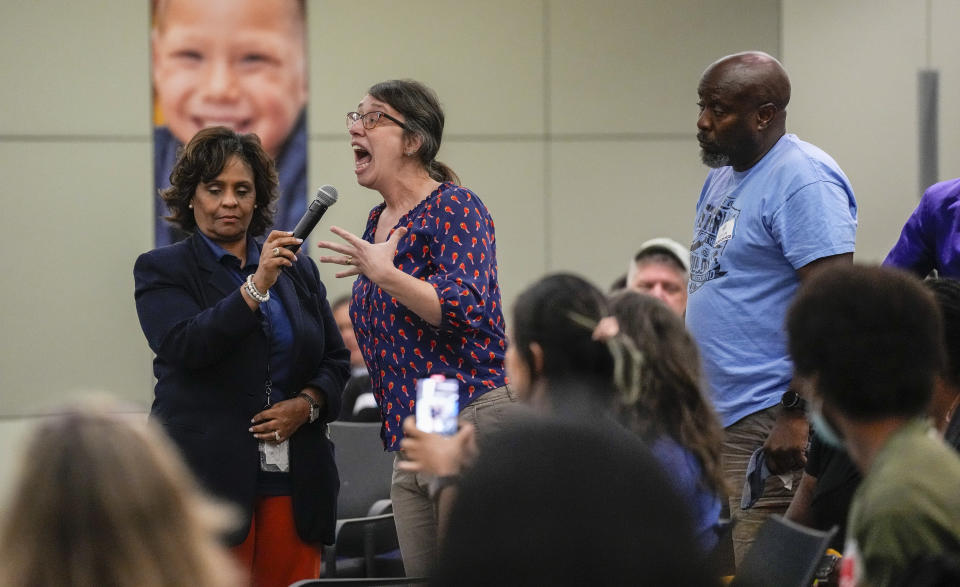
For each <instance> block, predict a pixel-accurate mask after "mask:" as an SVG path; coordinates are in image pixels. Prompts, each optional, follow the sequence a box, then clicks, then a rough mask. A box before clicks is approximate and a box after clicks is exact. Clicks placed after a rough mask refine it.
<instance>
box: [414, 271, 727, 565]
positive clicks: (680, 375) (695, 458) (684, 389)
mask: <svg viewBox="0 0 960 587" xmlns="http://www.w3.org/2000/svg"><path fill="white" fill-rule="evenodd" d="M621 295H623V296H624V297H623V298H622V301H621V302H620V305H619V307H618V309H619V310H620V311H619V312H617V311H615V312H614V314H613V316H611V311H610V307H609V305H608V301H607V300H606V298H605V297H604V295H603V293H602V292H600V291H599V290H598V289H597V288H596V287H594V286H593V285H592V284H590V283H589V282H587V281H586V280H584V279H582V278H580V277H578V276H576V275H571V274H562V273H561V274H553V275H548V276H546V277H543V278H542V279H540V280H538V281H537V282H536V283H534V284H533V285H531V286H530V287H529V288H527V289H526V290H524V291H523V292H522V293H521V294H520V296H519V297H518V298H517V301H516V303H515V305H514V313H513V317H512V318H513V319H512V321H511V325H512V326H511V335H510V336H511V344H510V345H509V346H508V348H507V372H508V374H509V375H510V380H511V386H512V387H513V388H514V390H515V391H516V393H517V396H518V398H519V399H520V400H521V401H522V402H523V403H524V404H525V405H526V406H528V407H529V408H530V412H532V414H533V415H538V416H540V417H545V418H547V417H552V418H559V419H565V420H571V421H574V422H577V423H578V424H581V425H585V426H596V427H598V428H601V429H605V430H608V431H612V432H611V433H616V434H619V436H620V437H621V438H623V439H630V440H636V438H637V437H638V436H639V437H640V438H641V439H642V440H644V441H647V442H648V443H649V445H650V447H651V450H652V452H653V456H654V457H655V459H656V461H657V463H658V465H659V467H660V468H662V469H663V471H664V472H665V473H666V477H667V479H668V481H669V485H670V487H671V488H672V490H673V492H674V493H675V494H676V495H677V496H679V497H680V498H681V502H682V506H680V507H677V508H674V509H670V511H669V514H670V515H671V516H673V518H674V523H675V524H677V525H678V527H692V526H695V527H694V528H693V529H694V530H695V533H696V543H697V545H698V546H699V552H701V553H707V552H708V551H710V550H711V549H712V548H713V547H714V546H715V544H716V542H717V534H716V526H717V518H718V515H719V512H720V500H719V498H718V492H719V491H720V489H721V485H722V479H721V475H720V466H719V444H718V440H717V439H718V438H719V436H720V434H721V432H720V425H719V422H718V421H717V420H716V416H715V415H713V413H712V411H711V410H710V408H709V405H708V404H707V402H706V400H705V398H703V397H702V396H701V395H700V393H701V392H700V388H699V381H698V377H697V375H698V369H697V366H696V364H697V357H696V353H695V347H694V346H693V343H692V340H690V337H689V334H687V333H686V331H685V329H684V328H683V324H682V322H681V320H680V318H679V317H678V316H676V315H675V314H673V313H672V312H671V311H670V309H669V308H667V307H666V306H665V305H664V304H662V303H661V302H660V301H658V300H655V299H653V298H650V297H647V296H642V295H641V294H638V293H635V292H628V293H625V294H621ZM633 301H636V305H634V304H633V303H632V302H633ZM647 305H651V306H653V307H652V309H651V308H648V307H646V306H647ZM637 306H640V307H639V308H638V307H637ZM648 311H649V313H650V315H647V312H648ZM654 315H655V316H654ZM614 316H615V317H614ZM627 319H629V320H631V321H633V320H635V321H636V323H635V324H631V325H627V324H623V325H618V322H619V321H621V320H627ZM633 337H641V338H645V337H651V338H653V339H654V340H650V341H649V342H645V343H644V346H643V347H642V348H640V349H638V348H637V346H636V345H634V344H633V343H632V342H631V340H632V338H633ZM661 338H662V339H667V342H664V346H663V348H662V349H654V350H653V351H651V357H650V359H649V360H651V361H661V362H662V364H660V365H658V366H657V367H654V368H651V367H647V366H646V364H647V361H648V359H647V358H646V357H645V355H644V354H643V353H644V351H643V348H646V347H647V346H648V345H654V344H657V341H660V340H661ZM691 351H693V353H692V354H691ZM641 361H642V362H641ZM691 361H692V364H691V363H690V362H691ZM649 419H658V420H659V421H657V422H656V423H654V422H651V421H649ZM621 422H623V424H625V425H622V424H621ZM690 427H697V428H698V429H697V430H696V431H694V430H690V429H689V428H690ZM404 430H405V432H406V434H407V436H406V438H405V439H404V441H403V448H404V450H405V451H406V452H407V455H408V459H409V460H407V461H405V462H403V463H401V466H402V467H404V468H409V469H410V470H416V471H421V470H426V471H430V472H432V473H435V474H436V475H438V479H441V480H443V482H442V484H441V485H442V487H447V486H450V485H453V484H455V482H456V480H457V477H458V475H460V474H461V472H462V471H463V470H464V469H467V468H469V465H470V462H471V461H472V460H473V458H474V457H475V455H476V454H477V453H478V452H479V454H481V455H483V454H484V451H486V450H487V449H488V448H490V447H492V446H493V444H492V443H493V441H492V440H488V441H486V442H482V441H481V442H479V443H474V442H473V439H472V430H471V429H470V428H469V427H464V428H462V429H461V430H460V431H459V432H458V433H457V434H456V435H454V436H452V437H444V436H440V435H437V434H427V433H425V432H422V431H420V430H417V428H416V425H415V420H414V418H408V419H407V421H406V422H405V423H404ZM510 446H511V447H516V446H517V445H516V444H511V445H510ZM557 448H558V449H559V447H557ZM493 450H496V451H501V452H502V451H505V450H506V451H509V450H511V449H507V448H504V447H494V449H493ZM496 454H499V453H496ZM559 454H561V455H566V454H567V453H566V452H565V451H560V453H559ZM556 458H562V457H559V456H557V457H556ZM533 464H534V463H532V462H531V465H533ZM630 466H631V465H630V464H628V463H620V464H618V465H617V467H618V468H622V469H623V470H626V469H627V468H629V467H630ZM587 475H589V474H587ZM588 482H589V481H588ZM508 489H509V488H508ZM566 490H567V486H566V485H562V486H560V487H558V488H557V491H558V492H563V491H566ZM451 494H454V495H456V500H460V499H461V496H460V495H457V494H456V493H455V491H453V490H452V489H451V490H447V491H442V492H441V493H440V496H441V498H450V495H451ZM638 499H639V498H638ZM643 499H646V498H643Z"/></svg>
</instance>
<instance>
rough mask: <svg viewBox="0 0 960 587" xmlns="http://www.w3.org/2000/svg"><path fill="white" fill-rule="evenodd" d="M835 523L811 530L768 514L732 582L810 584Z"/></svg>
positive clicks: (789, 586) (781, 586)
mask: <svg viewBox="0 0 960 587" xmlns="http://www.w3.org/2000/svg"><path fill="white" fill-rule="evenodd" d="M836 532H837V527H836V526H834V527H833V528H831V529H830V530H827V531H825V532H824V531H820V530H813V529H811V528H807V527H804V526H801V525H800V524H797V523H796V522H791V521H790V520H787V519H784V518H783V517H782V516H777V515H775V516H771V517H770V518H769V519H767V521H766V522H765V523H764V524H763V526H761V527H760V531H759V532H757V537H756V540H754V542H753V546H752V547H751V548H750V550H749V551H747V554H746V556H744V557H743V561H742V562H741V563H740V565H739V566H738V567H737V574H736V576H734V578H733V581H732V582H731V583H730V584H731V585H732V586H734V587H737V586H749V587H761V586H763V587H766V586H767V585H776V586H777V587H810V585H811V584H813V577H814V574H815V573H816V572H817V566H818V565H819V564H820V560H821V559H822V558H823V555H824V553H826V551H827V547H828V546H829V545H830V540H831V539H832V538H833V535H834V534H836Z"/></svg>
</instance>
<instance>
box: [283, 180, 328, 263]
mask: <svg viewBox="0 0 960 587" xmlns="http://www.w3.org/2000/svg"><path fill="white" fill-rule="evenodd" d="M336 203H337V188H335V187H333V186H332V185H329V184H328V185H322V186H320V189H318V190H317V195H316V197H315V198H314V199H313V201H312V202H310V205H309V206H307V211H306V212H305V213H304V215H303V218H301V219H300V222H297V226H296V227H295V228H294V229H293V236H294V237H296V238H298V239H301V240H306V239H307V236H308V235H309V234H310V232H311V231H312V230H313V227H315V226H316V225H317V223H318V222H320V219H321V218H323V215H324V214H325V213H326V212H327V208H329V207H330V206H333V205H334V204H336ZM287 249H289V250H291V251H293V252H294V253H296V252H297V251H298V250H300V245H299V244H296V245H288V246H287Z"/></svg>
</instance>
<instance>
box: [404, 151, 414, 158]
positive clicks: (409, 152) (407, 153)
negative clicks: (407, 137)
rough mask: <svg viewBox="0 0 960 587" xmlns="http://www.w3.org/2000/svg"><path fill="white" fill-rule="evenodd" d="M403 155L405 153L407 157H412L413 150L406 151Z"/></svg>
mask: <svg viewBox="0 0 960 587" xmlns="http://www.w3.org/2000/svg"><path fill="white" fill-rule="evenodd" d="M404 155H406V156H407V157H413V151H407V152H406V153H404Z"/></svg>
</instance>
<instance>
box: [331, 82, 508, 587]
mask: <svg viewBox="0 0 960 587" xmlns="http://www.w3.org/2000/svg"><path fill="white" fill-rule="evenodd" d="M443 123H444V114H443V110H442V109H441V108H440V104H439V101H438V99H437V96H436V94H435V93H434V92H433V91H432V90H430V89H429V88H427V87H426V86H424V85H423V84H420V83H418V82H415V81H412V80H391V81H386V82H382V83H378V84H376V85H374V86H373V87H371V88H370V89H369V91H368V92H367V95H366V96H364V97H363V100H361V101H360V104H359V106H358V107H357V111H356V112H350V113H348V114H347V128H348V130H349V133H350V145H351V147H352V148H353V151H354V156H355V173H356V175H357V182H358V183H359V184H360V185H362V186H363V187H366V188H369V189H372V190H376V191H377V192H379V193H380V195H381V196H382V197H383V203H381V204H380V205H378V206H376V207H375V208H374V209H373V210H372V211H371V212H370V215H369V217H368V219H367V225H366V229H365V230H364V232H363V235H362V236H360V237H358V236H356V235H354V234H351V233H350V232H348V231H346V230H343V229H341V228H338V227H332V228H331V229H330V230H331V232H333V233H334V234H336V235H337V236H339V237H340V238H341V239H343V242H328V241H321V242H318V243H317V245H318V246H319V247H321V248H325V249H329V250H331V251H333V252H335V253H337V255H333V256H322V257H320V261H321V262H322V263H335V264H340V265H344V266H345V267H346V269H345V270H343V271H341V272H339V273H337V277H352V276H357V279H356V281H355V283H354V285H353V300H352V302H351V304H350V318H351V320H352V322H353V328H354V330H355V332H356V335H357V342H358V343H359V345H360V349H361V351H362V352H363V356H364V361H365V362H366V364H367V369H368V370H369V371H370V382H371V385H372V387H373V390H374V397H375V398H376V400H377V403H378V404H379V406H380V413H381V415H382V418H383V424H382V427H381V437H382V439H383V444H384V447H385V448H386V450H388V451H399V450H400V441H401V439H402V438H403V433H402V426H401V423H402V422H403V419H404V418H406V417H407V416H409V415H410V414H412V413H413V412H414V404H415V402H416V386H417V381H418V380H419V379H422V378H426V377H429V376H430V375H432V374H443V375H446V376H447V377H448V378H455V380H457V381H459V385H460V420H461V421H462V422H469V423H471V424H474V425H476V428H477V431H478V433H479V434H480V436H481V437H482V436H483V435H484V433H485V431H486V430H487V429H488V428H490V427H496V422H497V421H498V420H499V419H501V418H502V415H503V414H504V409H503V408H504V406H506V405H508V404H510V403H512V402H513V397H512V395H511V393H510V391H509V389H507V387H506V384H507V379H506V375H505V374H504V366H503V358H504V353H505V351H506V343H505V334H504V320H503V312H502V308H501V302H500V286H499V285H498V282H497V249H496V239H495V236H494V225H493V219H492V218H491V217H490V213H489V212H488V211H487V208H486V206H484V205H483V202H481V201H480V198H478V197H477V195H476V194H475V193H473V192H472V191H470V190H469V189H467V188H465V187H462V186H460V185H458V184H459V178H458V177H457V176H456V174H455V173H454V172H453V171H452V170H451V169H450V168H449V167H447V166H446V165H444V164H443V163H441V162H439V161H437V160H436V155H437V151H438V150H439V148H440V140H441V137H442V135H443ZM478 418H479V420H480V421H479V422H477V419H478ZM403 458H404V456H403V454H402V453H398V456H397V460H400V459H403ZM396 462H397V461H396V460H395V463H396ZM430 480H431V479H430V477H429V476H428V475H426V474H423V473H411V472H407V471H400V470H397V468H396V464H395V466H394V474H393V480H392V487H391V492H390V497H391V499H392V501H393V510H394V515H395V518H396V524H397V533H398V535H399V539H400V551H401V553H402V555H403V564H404V569H405V571H406V573H407V575H409V576H417V577H419V576H426V575H428V574H429V573H430V570H431V567H432V566H433V564H434V561H435V559H436V554H437V533H438V530H437V529H438V520H439V519H441V518H442V516H438V512H437V511H436V508H435V505H434V502H433V501H432V500H431V499H430V495H429V483H430Z"/></svg>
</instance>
